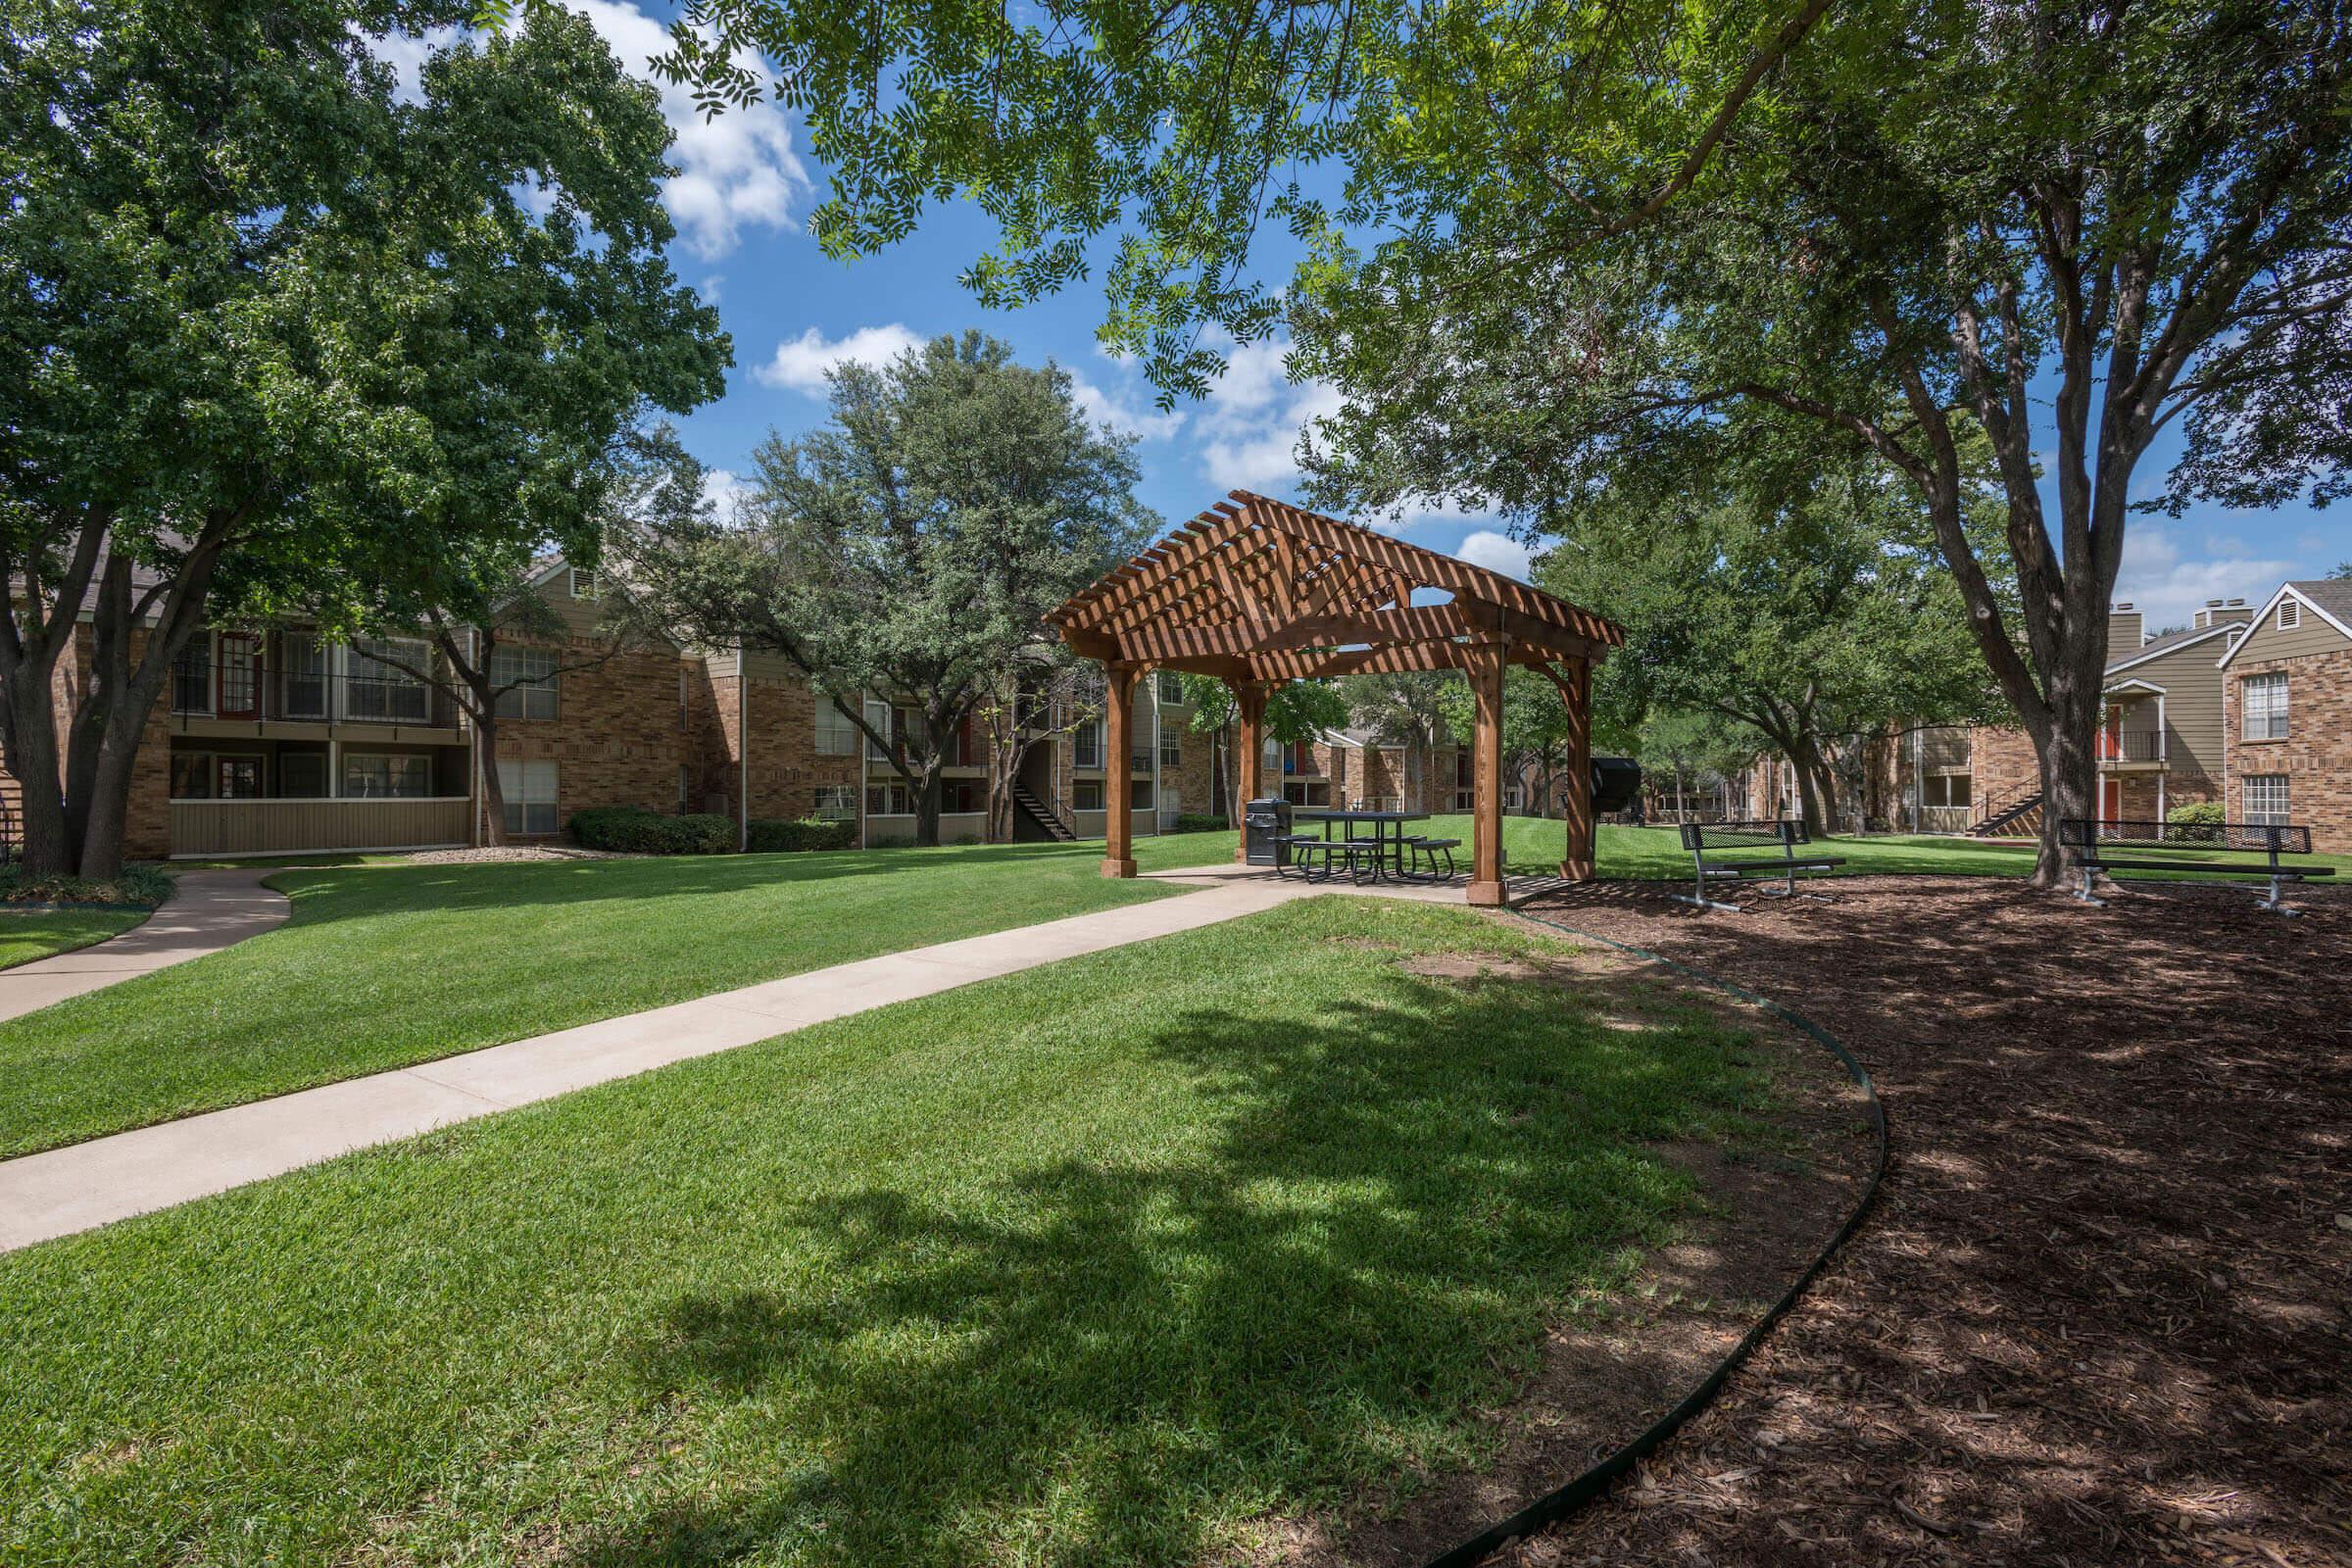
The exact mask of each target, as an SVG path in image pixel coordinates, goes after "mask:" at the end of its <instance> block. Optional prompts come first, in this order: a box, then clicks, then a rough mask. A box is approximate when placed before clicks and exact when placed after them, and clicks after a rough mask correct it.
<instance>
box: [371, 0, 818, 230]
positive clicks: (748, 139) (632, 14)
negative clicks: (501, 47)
mask: <svg viewBox="0 0 2352 1568" xmlns="http://www.w3.org/2000/svg"><path fill="white" fill-rule="evenodd" d="M567 3H568V4H569V5H570V6H571V8H572V9H573V10H575V11H577V12H579V13H580V14H581V15H582V16H585V17H586V18H587V19H588V24H589V25H590V26H593V27H594V28H595V29H596V30H597V32H598V34H599V35H600V36H602V37H603V38H604V40H605V42H606V43H608V44H610V45H611V46H612V48H613V54H614V55H615V56H616V57H617V58H618V59H619V61H620V64H621V68H622V69H623V70H625V71H627V72H628V73H630V74H631V75H634V76H636V77H638V78H639V79H640V80H643V81H647V82H650V83H652V84H653V86H654V88H655V90H656V91H657V92H659V93H660V94H661V102H662V119H663V120H665V121H667V122H668V123H669V128H670V130H671V132H672V133H673V134H674V135H675V136H676V137H677V140H676V141H675V142H674V143H673V144H672V145H671V147H670V149H669V161H670V163H672V164H673V165H675V166H676V167H677V171H678V172H677V173H675V174H674V175H672V176H670V177H669V178H668V179H665V180H663V181H662V205H663V206H664V207H666V208H668V209H669V216H670V220H671V221H673V222H675V223H676V224H677V226H678V237H679V239H680V240H681V241H682V242H683V243H684V245H685V247H686V248H687V249H688V250H689V251H692V252H693V253H694V254H695V255H696V256H699V257H701V258H702V259H704V260H705V261H710V260H712V259H715V258H717V257H720V256H724V255H725V254H726V253H727V252H729V251H731V250H733V249H734V248H735V246H736V245H737V243H738V242H739V241H740V240H741V239H742V236H743V231H744V230H745V229H747V228H782V227H784V226H785V225H787V224H788V223H790V222H791V221H793V212H794V209H795V208H796V207H797V206H798V205H799V204H800V202H801V200H802V198H803V197H805V196H806V195H807V194H808V193H809V190H810V188H811V187H810V183H809V172H808V170H807V169H806V168H805V167H804V166H803V165H802V163H801V160H800V156H799V155H798V154H797V153H795V152H794V151H793V148H792V125H791V122H789V121H788V120H786V119H785V117H784V112H783V111H782V110H781V109H779V108H778V107H777V106H776V103H775V100H774V98H773V96H772V95H770V96H768V97H763V98H762V99H761V100H760V102H758V103H756V104H752V105H749V106H748V107H730V108H729V109H728V110H727V112H726V113H725V114H723V115H720V116H719V117H718V118H716V119H715V120H705V119H704V118H703V116H702V114H701V113H700V112H699V111H698V110H697V109H696V108H695V105H694V99H693V97H692V95H691V94H689V93H688V92H687V91H686V89H685V88H683V87H681V86H678V85H676V84H675V83H672V82H667V81H663V80H662V79H660V78H659V77H657V76H656V75H655V74H654V73H653V70H652V68H651V66H650V65H649V62H650V61H651V60H652V59H653V57H654V56H656V55H659V54H664V53H667V52H668V49H669V28H668V27H667V26H666V25H663V24H662V23H660V22H657V21H655V20H654V19H653V18H652V17H649V16H647V15H646V14H645V13H644V12H642V11H640V10H638V9H637V8H636V7H635V6H633V5H628V4H625V3H622V0H567ZM457 36H458V29H457V28H455V27H436V28H433V29H431V30H430V31H428V32H426V33H424V34H422V35H421V36H419V35H417V34H413V33H392V34H388V35H386V36H384V37H377V38H370V39H369V40H368V46H369V47H370V48H371V49H373V50H374V52H375V54H376V55H377V56H378V57H379V58H381V59H383V60H384V61H386V62H387V63H389V64H390V65H391V67H392V69H393V71H394V72H395V73H397V75H398V77H399V81H400V86H399V91H400V95H401V96H402V97H403V98H404V99H407V100H409V101H412V102H413V101H415V99H416V98H417V93H418V92H419V90H420V88H419V85H418V73H419V72H420V70H421V68H422V66H423V64H424V61H425V59H426V57H427V56H428V55H429V54H430V53H431V52H432V51H433V50H435V49H440V48H445V47H447V46H448V44H449V43H450V41H451V40H452V39H454V38H456V37H457ZM737 61H738V63H739V64H744V65H748V66H751V67H752V68H753V69H754V70H755V71H756V72H758V73H760V76H761V77H762V79H763V80H764V79H765V77H766V72H765V69H764V68H763V67H762V66H761V65H760V62H759V60H758V59H757V58H756V57H754V56H751V55H748V54H746V55H740V56H738V57H737Z"/></svg>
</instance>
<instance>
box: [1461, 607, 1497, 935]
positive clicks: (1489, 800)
mask: <svg viewBox="0 0 2352 1568" xmlns="http://www.w3.org/2000/svg"><path fill="white" fill-rule="evenodd" d="M1502 654H1503V651H1502V649H1501V648H1500V647H1499V646H1496V645H1493V644H1488V645H1482V646H1481V647H1480V648H1479V650H1478V652H1477V654H1476V655H1475V658H1474V662H1473V663H1472V665H1471V668H1470V671H1469V674H1470V693H1471V696H1472V698H1473V699H1474V700H1475V702H1476V705H1477V710H1478V728H1477V733H1476V736H1475V738H1474V740H1473V743H1472V744H1473V748H1474V756H1473V758H1472V762H1471V775H1472V778H1473V781H1474V784H1475V788H1476V791H1477V795H1476V799H1474V800H1473V801H1472V803H1471V809H1472V821H1471V829H1470V893H1469V901H1470V902H1471V903H1472V904H1480V905H1489V906H1495V905H1500V904H1501V903H1502V902H1503V885H1502V665H1503V657H1502Z"/></svg>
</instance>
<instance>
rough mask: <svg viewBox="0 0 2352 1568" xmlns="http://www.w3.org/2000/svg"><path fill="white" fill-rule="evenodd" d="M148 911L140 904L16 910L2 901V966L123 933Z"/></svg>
mask: <svg viewBox="0 0 2352 1568" xmlns="http://www.w3.org/2000/svg"><path fill="white" fill-rule="evenodd" d="M148 913H149V911H148V910H146V909H140V908H122V909H27V910H16V909H11V908H10V907H8V906H6V905H5V904H0V969H13V968H15V967H16V966H17V965H18V964H20V963H30V962H32V961H33V960H34V959H35V958H49V957H54V956H57V955H58V954H61V953H72V952H73V950H74V949H75V948H86V947H88V946H90V945H91V944H92V943H96V942H104V941H105V940H106V939H107V938H108V937H119V936H121V935H122V934H123V932H125V931H127V930H129V929H130V928H131V927H132V926H135V925H137V924H139V923H140V922H141V921H142V920H145V919H146V918H147V916H148Z"/></svg>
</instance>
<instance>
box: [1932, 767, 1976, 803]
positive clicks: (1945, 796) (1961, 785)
mask: <svg viewBox="0 0 2352 1568" xmlns="http://www.w3.org/2000/svg"><path fill="white" fill-rule="evenodd" d="M1970 787H1971V786H1970V781H1969V776H1968V775H1967V774H1966V773H1930V774H1929V775H1928V776H1927V777H1926V778H1925V779H1923V780H1921V781H1920V788H1921V791H1922V795H1921V804H1922V805H1924V806H1967V805H1969V804H1971V801H1972V797H1971V796H1970V794H1969V790H1970Z"/></svg>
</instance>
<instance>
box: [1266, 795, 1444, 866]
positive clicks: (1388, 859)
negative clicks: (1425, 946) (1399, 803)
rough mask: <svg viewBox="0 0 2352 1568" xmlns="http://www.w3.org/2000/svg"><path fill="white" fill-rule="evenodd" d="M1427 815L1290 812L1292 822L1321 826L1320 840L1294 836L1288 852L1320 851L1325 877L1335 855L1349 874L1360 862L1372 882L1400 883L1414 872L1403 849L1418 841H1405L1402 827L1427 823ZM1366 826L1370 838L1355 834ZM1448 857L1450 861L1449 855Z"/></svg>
mask: <svg viewBox="0 0 2352 1568" xmlns="http://www.w3.org/2000/svg"><path fill="white" fill-rule="evenodd" d="M1429 816H1430V813H1429V812H1427V811H1342V810H1336V809H1334V810H1323V809H1314V810H1299V809H1294V810H1293V811H1292V812H1291V820H1292V821H1293V822H1320V823H1322V824H1323V837H1322V838H1321V839H1307V838H1306V837H1305V835H1303V834H1294V835H1293V836H1292V839H1291V852H1292V854H1293V855H1294V856H1299V855H1301V854H1309V855H1311V854H1314V853H1315V852H1316V851H1317V850H1318V849H1320V850H1321V852H1322V855H1323V874H1324V875H1325V876H1329V875H1330V874H1331V869H1332V866H1331V861H1332V858H1333V856H1334V855H1338V856H1340V857H1341V858H1344V859H1346V861H1347V862H1348V870H1349V872H1350V873H1354V872H1356V870H1357V868H1358V865H1359V863H1360V864H1363V865H1368V867H1369V869H1370V872H1371V878H1372V880H1373V881H1375V882H1382V881H1388V880H1391V879H1394V880H1396V881H1399V882H1402V881H1406V880H1409V879H1410V878H1411V877H1412V876H1413V874H1414V873H1413V872H1412V871H1411V870H1410V869H1409V868H1407V866H1406V865H1405V863H1404V855H1405V850H1406V848H1407V847H1408V846H1409V845H1412V844H1414V843H1416V842H1421V841H1416V840H1413V839H1408V838H1407V837H1406V836H1405V832H1404V824H1405V823H1407V822H1426V821H1428V820H1429ZM1335 822H1336V823H1338V824H1340V826H1341V830H1342V836H1341V837H1340V838H1337V839H1335V838H1333V837H1332V836H1331V829H1332V824H1333V823H1335ZM1365 825H1369V826H1370V827H1371V829H1372V836H1371V837H1370V838H1369V839H1367V838H1364V837H1363V836H1362V835H1360V834H1358V833H1357V832H1356V829H1357V828H1358V827H1360V826H1365ZM1392 830H1393V831H1392ZM1358 846H1361V848H1359V847H1358ZM1443 847H1444V848H1446V849H1447V850H1450V849H1452V848H1453V847H1454V845H1453V843H1451V842H1444V843H1443ZM1447 858H1448V859H1449V860H1450V858H1451V857H1450V855H1449V856H1448V857H1447ZM1359 880H1360V877H1359Z"/></svg>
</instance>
